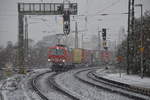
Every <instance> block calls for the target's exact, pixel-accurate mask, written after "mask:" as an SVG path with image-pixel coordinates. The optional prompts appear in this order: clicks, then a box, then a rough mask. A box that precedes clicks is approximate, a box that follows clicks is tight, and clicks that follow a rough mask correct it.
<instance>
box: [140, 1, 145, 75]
mask: <svg viewBox="0 0 150 100" xmlns="http://www.w3.org/2000/svg"><path fill="white" fill-rule="evenodd" d="M143 38H144V35H143V5H142V4H141V78H143V77H144V72H143V71H144V68H143V51H144V46H143Z"/></svg>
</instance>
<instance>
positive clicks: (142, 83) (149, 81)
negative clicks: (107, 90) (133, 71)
mask: <svg viewBox="0 0 150 100" xmlns="http://www.w3.org/2000/svg"><path fill="white" fill-rule="evenodd" d="M96 74H97V75H99V76H100V77H103V78H106V79H109V80H113V81H117V82H120V83H124V84H129V85H131V86H136V87H140V88H146V89H148V90H150V77H143V78H141V77H140V76H138V75H127V74H126V73H121V74H120V73H110V72H108V73H107V71H105V72H102V71H101V70H97V71H96Z"/></svg>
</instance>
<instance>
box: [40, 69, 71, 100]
mask: <svg viewBox="0 0 150 100" xmlns="http://www.w3.org/2000/svg"><path fill="white" fill-rule="evenodd" d="M52 74H54V72H52V73H47V74H45V75H43V76H41V77H39V79H38V80H37V86H38V89H39V90H40V91H41V92H42V93H43V94H44V95H45V96H46V97H47V98H49V99H50V100H70V98H69V97H67V96H65V95H63V94H61V93H59V92H58V91H56V90H55V89H53V88H52V87H51V86H50V83H49V81H48V80H49V77H50V76H51V75H52Z"/></svg>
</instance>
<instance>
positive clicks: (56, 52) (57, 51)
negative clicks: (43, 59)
mask: <svg viewBox="0 0 150 100" xmlns="http://www.w3.org/2000/svg"><path fill="white" fill-rule="evenodd" d="M50 52H51V55H64V50H63V49H51V50H50Z"/></svg>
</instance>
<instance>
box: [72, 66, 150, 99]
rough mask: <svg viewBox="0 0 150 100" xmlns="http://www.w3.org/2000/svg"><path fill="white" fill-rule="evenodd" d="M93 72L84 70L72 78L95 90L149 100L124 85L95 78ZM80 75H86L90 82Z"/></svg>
mask: <svg viewBox="0 0 150 100" xmlns="http://www.w3.org/2000/svg"><path fill="white" fill-rule="evenodd" d="M102 71H104V70H102ZM94 72H95V70H94V71H93V69H86V70H81V71H78V72H77V73H76V74H75V75H74V76H75V77H76V78H77V79H78V80H80V81H82V82H84V83H86V84H89V85H92V86H94V87H97V88H102V89H105V90H107V91H111V92H116V93H118V94H121V95H124V96H127V97H129V98H133V99H135V100H149V99H150V98H149V97H148V96H145V95H144V96H143V94H140V92H136V91H133V90H131V89H130V88H129V87H128V88H127V86H126V85H124V84H121V83H119V82H116V81H114V82H111V81H107V80H105V79H104V78H103V79H101V78H99V77H98V76H96V75H95V74H94ZM82 73H84V74H86V77H87V78H89V80H92V81H89V80H87V79H86V78H84V77H81V76H83V74H82ZM81 74H82V75H81ZM116 83H117V84H116ZM133 89H134V88H133Z"/></svg>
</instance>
